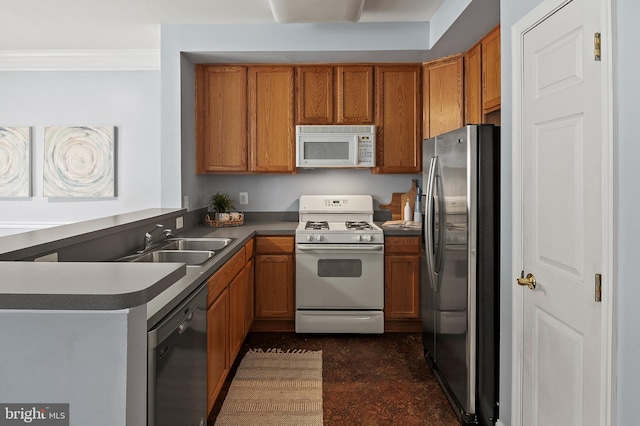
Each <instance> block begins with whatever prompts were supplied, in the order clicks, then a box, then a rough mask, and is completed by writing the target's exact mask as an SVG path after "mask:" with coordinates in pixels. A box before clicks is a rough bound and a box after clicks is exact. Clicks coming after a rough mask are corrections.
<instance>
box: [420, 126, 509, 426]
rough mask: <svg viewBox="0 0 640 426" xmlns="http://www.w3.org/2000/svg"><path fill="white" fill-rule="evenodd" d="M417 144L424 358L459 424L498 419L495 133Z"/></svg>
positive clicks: (454, 134)
mask: <svg viewBox="0 0 640 426" xmlns="http://www.w3.org/2000/svg"><path fill="white" fill-rule="evenodd" d="M423 143H424V145H423V173H424V174H423V186H422V189H423V193H424V195H423V207H424V221H423V233H422V234H423V257H422V264H421V311H422V312H421V313H422V325H423V334H422V337H423V344H424V354H425V358H426V359H427V362H428V363H429V365H430V366H431V368H432V369H433V371H434V373H435V375H436V377H437V378H438V381H439V382H440V385H441V387H442V389H443V390H444V391H445V394H446V395H447V398H448V399H449V402H450V403H451V404H452V405H453V407H454V409H455V411H456V414H457V415H458V417H459V418H460V421H461V423H462V424H480V425H493V424H495V421H496V419H497V417H498V349H499V348H498V343H499V336H498V331H499V284H498V282H499V261H500V255H499V254H500V252H499V229H500V226H499V219H500V218H499V204H500V200H499V194H500V175H499V170H500V148H499V143H500V132H499V127H496V126H493V125H468V126H465V127H462V128H460V129H458V130H454V131H451V132H448V133H445V134H443V135H441V136H437V137H435V138H431V139H426V140H424V142H423Z"/></svg>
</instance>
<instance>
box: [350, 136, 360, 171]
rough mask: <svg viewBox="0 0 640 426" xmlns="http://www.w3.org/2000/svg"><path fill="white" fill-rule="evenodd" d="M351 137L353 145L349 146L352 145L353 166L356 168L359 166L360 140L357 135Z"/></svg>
mask: <svg viewBox="0 0 640 426" xmlns="http://www.w3.org/2000/svg"><path fill="white" fill-rule="evenodd" d="M351 137H352V139H353V143H352V144H351V145H353V165H354V166H358V165H360V155H359V153H360V139H359V138H358V135H353V136H351Z"/></svg>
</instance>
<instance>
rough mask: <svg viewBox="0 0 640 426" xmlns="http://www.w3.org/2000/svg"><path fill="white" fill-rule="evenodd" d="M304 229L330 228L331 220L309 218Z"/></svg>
mask: <svg viewBox="0 0 640 426" xmlns="http://www.w3.org/2000/svg"><path fill="white" fill-rule="evenodd" d="M304 229H313V230H319V229H329V222H327V221H326V220H324V221H313V220H308V221H307V223H306V224H305V225H304Z"/></svg>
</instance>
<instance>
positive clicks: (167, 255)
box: [116, 238, 233, 266]
mask: <svg viewBox="0 0 640 426" xmlns="http://www.w3.org/2000/svg"><path fill="white" fill-rule="evenodd" d="M232 241H233V238H171V239H168V240H166V241H164V243H163V244H162V245H159V246H158V248H157V249H154V250H152V251H149V252H146V253H141V254H133V255H130V256H125V257H121V258H120V259H117V260H116V262H152V263H184V264H186V265H187V266H200V265H202V264H204V263H205V262H207V261H208V260H209V259H211V258H212V257H214V256H215V255H217V254H219V253H220V252H221V251H222V250H224V249H225V248H227V247H228V246H229V244H231V242H232Z"/></svg>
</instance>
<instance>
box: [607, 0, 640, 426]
mask: <svg viewBox="0 0 640 426" xmlns="http://www.w3.org/2000/svg"><path fill="white" fill-rule="evenodd" d="M616 5H617V13H616V15H615V18H614V28H615V31H616V32H617V42H618V45H617V49H616V50H615V52H613V54H614V55H617V64H616V65H615V72H614V79H616V80H617V81H615V84H616V85H617V89H616V90H615V95H616V97H617V99H616V101H615V105H616V108H617V119H618V122H617V130H618V131H617V140H618V146H617V148H618V153H617V166H618V167H617V173H616V175H615V176H614V177H615V179H616V180H617V189H618V191H617V194H616V199H617V220H616V226H617V238H618V240H617V244H616V248H617V250H618V265H617V266H618V267H617V274H618V276H617V281H618V298H617V300H618V348H617V349H618V359H617V363H618V364H617V370H618V388H617V392H618V405H617V410H618V423H617V424H619V425H631V424H637V423H638V401H637V396H638V384H640V363H638V360H640V333H638V325H639V324H640V309H638V301H640V285H638V280H637V270H636V267H637V266H638V264H640V250H638V247H637V245H638V240H640V221H639V220H638V211H640V189H638V182H640V171H639V169H638V166H637V164H638V163H637V161H638V158H640V143H638V135H640V120H638V116H639V113H638V111H639V107H638V99H640V79H638V71H639V70H640V57H639V56H638V40H640V27H639V26H638V22H637V20H638V17H639V16H640V3H639V2H637V1H635V0H618V1H617V2H616Z"/></svg>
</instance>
